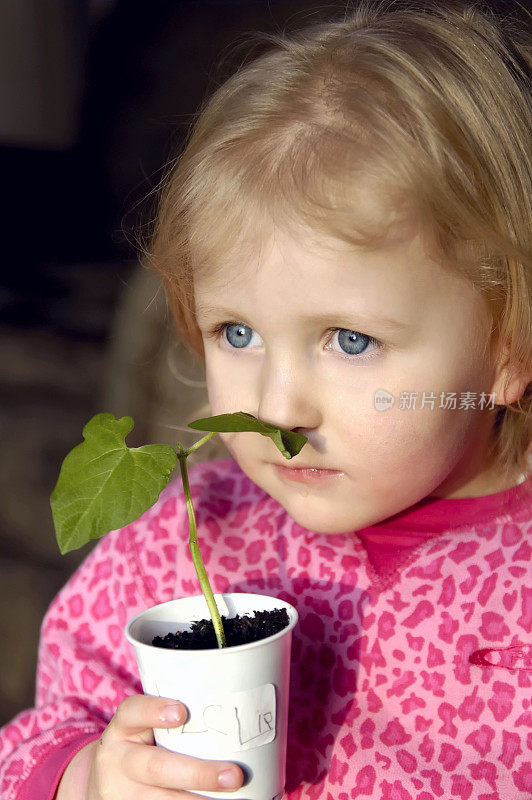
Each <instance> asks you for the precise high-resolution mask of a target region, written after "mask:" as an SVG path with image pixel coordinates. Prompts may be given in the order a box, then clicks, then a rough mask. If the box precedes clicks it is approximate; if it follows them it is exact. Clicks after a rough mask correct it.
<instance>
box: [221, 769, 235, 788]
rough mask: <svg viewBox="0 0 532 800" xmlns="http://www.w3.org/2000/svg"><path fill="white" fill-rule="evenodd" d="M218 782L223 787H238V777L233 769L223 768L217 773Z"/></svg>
mask: <svg viewBox="0 0 532 800" xmlns="http://www.w3.org/2000/svg"><path fill="white" fill-rule="evenodd" d="M218 783H219V784H220V786H222V787H223V788H224V789H236V788H237V787H238V777H237V774H236V772H235V770H234V769H224V771H223V772H220V774H219V775H218Z"/></svg>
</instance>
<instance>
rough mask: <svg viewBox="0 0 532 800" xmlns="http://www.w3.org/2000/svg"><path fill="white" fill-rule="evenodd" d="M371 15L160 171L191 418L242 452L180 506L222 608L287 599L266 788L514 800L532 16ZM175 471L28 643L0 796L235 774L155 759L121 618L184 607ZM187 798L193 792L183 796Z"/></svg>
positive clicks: (235, 94)
mask: <svg viewBox="0 0 532 800" xmlns="http://www.w3.org/2000/svg"><path fill="white" fill-rule="evenodd" d="M524 22H526V23H528V32H527V29H526V25H525V24H523V20H521V21H519V20H518V16H517V11H516V14H515V16H512V15H511V14H507V15H506V16H505V17H504V18H500V17H499V16H497V15H496V14H495V13H494V12H492V11H490V9H489V7H486V8H481V6H480V5H479V4H477V3H475V5H473V4H463V3H461V2H460V3H457V2H453V3H452V5H450V4H448V5H442V4H441V3H440V2H438V3H436V2H432V3H429V2H423V4H421V5H420V6H418V5H416V4H414V3H412V2H408V3H397V2H380V3H372V2H364V3H361V4H359V5H356V6H354V7H353V8H352V9H349V10H347V9H346V11H345V15H343V16H342V18H340V19H332V20H331V21H329V22H326V23H320V24H315V25H311V26H309V27H307V28H305V29H303V30H302V31H301V32H300V33H299V34H297V35H293V36H291V37H285V36H281V35H278V36H271V37H266V38H267V40H268V42H269V45H270V46H269V48H268V49H266V50H265V52H264V53H263V54H262V55H260V56H258V57H256V58H255V60H253V61H251V62H250V63H249V64H248V65H247V66H244V67H241V68H240V69H239V70H238V71H237V72H236V74H235V75H233V76H232V77H231V78H230V79H229V80H228V81H227V82H226V83H225V84H224V85H222V86H221V87H220V88H219V89H218V90H217V91H216V92H215V93H214V95H213V96H212V97H211V98H210V100H209V101H208V102H207V103H206V104H205V106H204V108H203V109H202V111H201V114H200V115H199V117H198V119H197V122H196V125H195V127H194V130H193V132H192V135H191V136H190V138H189V141H188V143H187V145H186V147H185V148H184V150H183V152H182V153H181V156H180V158H179V160H178V161H177V164H176V165H175V166H174V167H172V169H171V170H170V171H169V173H168V177H167V179H166V181H165V185H164V189H163V192H162V196H161V202H160V208H159V213H158V217H157V223H156V228H155V232H154V237H153V240H152V245H151V248H150V259H151V262H150V263H151V266H152V267H153V268H154V269H156V270H157V271H158V273H159V274H160V276H161V279H162V282H163V285H164V287H165V290H166V293H167V297H168V301H169V304H170V307H171V309H172V311H173V314H174V316H175V321H176V323H177V327H178V329H179V331H180V332H181V334H182V336H183V338H184V341H185V342H187V343H188V345H189V346H190V347H191V348H192V349H193V350H194V351H196V352H197V353H199V354H201V355H202V357H204V359H205V365H206V374H207V385H208V394H209V401H210V406H211V413H212V414H220V413H224V412H232V411H238V410H242V411H249V412H251V413H253V414H255V415H256V416H259V417H260V418H262V419H264V420H266V421H268V422H271V423H274V424H275V425H280V426H282V427H285V428H291V429H294V430H298V431H301V432H303V433H304V434H305V435H306V436H308V440H309V441H308V443H307V445H306V446H305V448H304V449H303V450H302V452H301V453H300V454H299V455H298V456H296V457H295V458H294V459H293V460H292V461H290V462H287V463H283V464H281V462H280V459H279V457H278V453H277V451H276V450H275V447H274V445H273V444H272V443H271V442H269V441H268V440H266V439H264V438H263V437H251V436H250V435H249V434H244V435H242V434H225V435H224V440H225V444H226V445H227V448H228V450H229V453H230V454H231V457H230V458H227V459H223V460H217V461H210V462H204V463H200V464H198V465H197V466H195V467H194V468H193V470H192V471H191V488H192V494H193V496H194V500H195V506H196V508H197V511H198V523H199V531H200V536H201V539H202V551H203V553H204V557H205V561H206V565H207V569H208V571H209V575H210V578H211V581H212V582H213V584H214V587H215V590H216V591H218V592H225V591H252V592H263V593H270V594H272V595H276V596H278V597H280V598H283V599H286V600H288V601H289V602H291V603H293V604H295V605H296V606H297V608H298V611H299V613H300V624H299V626H298V628H297V629H296V631H297V632H296V634H295V636H294V648H293V664H292V686H291V713H290V722H289V751H288V758H287V784H286V795H285V796H286V797H288V798H290V800H295V799H296V798H298V800H299V798H324V800H325V798H327V800H330V799H331V800H348V798H361V797H362V798H363V797H371V798H376V800H435V798H446V799H447V798H460V799H461V800H503V799H504V800H506V799H507V798H517V799H518V800H524V799H525V798H530V797H531V796H532V767H531V761H532V759H531V756H530V746H531V740H530V736H531V733H530V726H531V723H532V716H531V715H532V707H531V702H530V698H531V681H532V630H531V628H532V612H531V608H532V606H531V603H532V582H531V579H530V556H531V552H532V551H531V543H530V533H531V531H532V527H531V520H532V479H531V478H530V477H529V472H530V466H529V464H527V459H526V454H527V450H528V449H529V444H530V440H531V402H532V385H531V380H532V336H531V332H532V331H531V328H532V325H531V318H532V233H531V231H532V224H531V223H532V168H531V158H530V130H531V118H532V111H531V84H530V63H531V55H530V50H531V47H530V30H529V22H530V18H529V17H528V18H527V19H525V20H524ZM186 513H187V512H186V508H185V504H184V500H183V492H182V491H181V485H180V481H178V480H176V481H174V482H173V483H171V484H170V485H169V486H168V487H167V488H166V489H165V491H164V492H163V493H162V495H161V497H160V499H159V500H158V502H157V503H156V504H155V505H154V507H153V508H152V509H150V511H148V512H146V514H144V515H143V516H142V517H141V518H140V519H138V520H137V521H136V522H134V523H132V524H131V525H128V526H127V527H126V528H124V529H122V530H117V531H113V532H112V533H111V534H110V535H108V536H107V537H105V538H104V539H103V540H102V541H101V542H100V543H99V544H98V546H97V547H96V548H95V549H94V550H93V551H92V552H91V554H90V555H89V557H88V558H87V559H86V561H85V563H84V564H83V565H82V566H81V568H80V569H79V570H78V571H77V572H76V573H75V574H74V576H73V577H72V578H71V580H70V581H69V582H68V584H67V585H66V586H65V587H64V589H63V590H62V591H61V592H60V593H59V595H58V596H57V597H56V598H55V600H54V601H53V603H52V604H51V606H50V609H49V610H48V612H47V614H46V617H45V619H44V622H43V626H42V634H41V642H40V648H39V665H38V675H37V693H36V707H35V708H34V709H31V710H28V711H25V712H23V713H21V714H20V715H19V716H17V717H16V719H14V720H13V721H12V722H11V723H10V724H9V725H7V726H6V727H5V728H4V729H3V731H2V746H3V751H2V757H3V761H2V771H1V776H0V787H1V789H0V791H1V795H2V798H5V800H23V799H24V800H28V798H39V799H42V800H52V798H54V797H55V798H57V800H70V798H76V800H116V798H126V797H127V798H128V800H130V799H131V800H136V798H141V797H142V798H143V800H163V798H165V799H166V798H168V800H169V799H170V798H185V797H190V792H191V791H195V792H198V793H199V794H202V793H203V792H205V793H206V794H207V796H208V795H209V793H210V792H212V791H221V790H224V789H225V790H230V789H231V788H235V787H238V786H240V785H242V782H243V781H244V775H243V773H242V770H241V769H240V767H238V766H237V765H232V764H229V763H220V762H214V761H206V760H201V759H192V758H188V757H184V756H180V755H179V754H175V753H169V752H166V751H164V750H163V749H162V748H157V747H154V746H153V735H152V728H153V727H161V724H162V722H161V721H162V720H165V727H166V726H169V725H172V724H175V725H178V724H179V723H180V722H182V721H183V719H184V715H185V714H186V709H185V708H184V707H183V705H182V704H181V703H179V702H176V701H174V702H171V701H165V700H162V699H161V698H151V697H145V696H143V695H142V692H141V686H140V682H139V678H138V673H137V668H136V664H135V660H134V654H133V652H132V648H131V647H130V646H129V645H128V644H127V642H126V641H125V637H124V635H123V628H124V625H125V623H126V621H127V620H128V619H129V618H131V617H132V616H133V615H135V614H136V613H138V612H139V611H140V610H142V609H143V608H146V607H147V606H151V605H154V604H155V603H158V602H162V601H165V600H169V599H171V598H172V597H177V596H182V595H186V594H196V593H197V591H198V589H197V582H196V576H195V573H194V570H193V566H192V564H191V560H190V557H189V552H188V528H187V522H186ZM203 796H205V795H203Z"/></svg>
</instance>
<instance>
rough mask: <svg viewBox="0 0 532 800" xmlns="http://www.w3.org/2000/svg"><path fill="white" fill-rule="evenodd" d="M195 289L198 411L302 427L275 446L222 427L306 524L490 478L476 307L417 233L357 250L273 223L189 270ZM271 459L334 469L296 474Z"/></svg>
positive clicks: (348, 519) (378, 516) (343, 519)
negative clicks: (298, 439) (201, 379)
mask: <svg viewBox="0 0 532 800" xmlns="http://www.w3.org/2000/svg"><path fill="white" fill-rule="evenodd" d="M327 245H329V246H328V247H327ZM195 296H196V313H197V320H198V325H199V327H200V329H201V331H202V335H203V341H204V345H205V357H206V371H207V386H208V394H209V400H210V404H211V413H212V414H213V415H214V414H223V413H231V412H235V411H247V412H249V413H251V414H253V415H254V416H256V417H259V418H260V419H262V420H264V421H266V422H269V423H272V424H274V425H278V426H279V427H283V428H288V429H295V430H296V431H298V432H300V433H303V434H305V435H306V436H307V437H308V442H307V444H305V446H304V447H303V449H302V451H301V452H300V453H299V454H298V455H297V456H295V457H294V458H293V459H291V460H290V461H287V460H286V459H284V458H283V456H282V455H281V454H280V453H279V451H278V450H277V448H276V447H275V445H274V444H273V442H271V441H270V440H269V439H267V438H266V437H263V436H260V435H259V434H256V435H252V434H250V433H230V434H222V437H223V440H224V442H225V444H226V446H227V448H228V450H229V452H230V453H231V455H232V456H233V457H234V458H235V459H236V461H237V462H238V464H239V465H240V467H241V468H242V470H243V471H244V472H245V473H246V474H247V475H248V476H249V477H250V478H251V480H252V481H254V482H255V483H256V484H258V485H259V486H260V487H261V488H263V489H264V490H265V491H266V492H267V493H268V494H270V495H271V496H272V497H274V498H275V499H276V500H278V502H279V503H281V505H282V506H283V507H284V508H285V509H286V510H287V511H288V513H289V514H290V515H291V516H292V518H293V519H294V520H295V521H296V522H298V523H299V524H300V525H302V526H303V527H305V528H308V529H310V530H313V531H316V532H320V533H345V532H348V531H351V530H357V529H360V528H362V527H366V526H368V525H371V524H373V523H376V522H378V521H380V520H382V519H385V518H387V517H389V516H391V515H393V514H395V513H398V512H399V511H402V510H404V509H405V508H407V507H409V506H411V505H413V504H414V503H416V502H418V501H419V500H421V499H423V498H425V497H427V496H429V495H432V496H439V497H450V496H452V497H459V496H462V497H467V496H470V495H480V494H485V493H489V491H497V490H498V487H495V488H493V486H494V484H493V477H492V473H490V471H489V465H488V464H487V462H486V459H485V453H486V447H487V443H488V439H489V433H490V429H491V427H492V424H493V417H494V414H495V411H494V410H490V409H491V407H492V406H493V398H490V397H489V396H485V397H484V408H483V409H482V407H481V403H480V397H481V393H482V392H484V393H485V395H489V394H490V393H491V392H493V388H492V387H493V383H494V379H495V374H494V373H495V370H494V369H493V367H492V366H491V365H490V364H489V363H486V359H485V358H484V357H483V356H482V350H483V345H484V343H485V342H486V341H488V339H489V333H490V319H489V315H488V311H487V309H486V307H485V305H484V302H483V301H482V300H481V298H480V297H479V295H478V294H477V293H476V292H475V290H474V289H473V287H472V286H471V285H470V284H469V283H468V282H466V281H465V280H463V279H461V278H460V277H457V276H452V275H450V274H449V273H447V272H445V271H444V270H443V269H442V268H441V267H440V266H439V265H438V264H437V263H435V262H433V261H431V260H429V259H428V258H427V257H426V256H425V254H424V252H423V250H422V247H421V243H420V240H419V238H418V237H415V238H413V239H412V240H411V241H410V243H408V244H404V243H402V244H400V245H397V246H394V247H391V248H389V249H386V250H380V251H378V252H375V253H371V254H368V253H364V252H362V251H355V250H353V248H350V247H348V246H347V245H346V244H343V243H340V242H338V241H336V240H333V239H327V238H326V237H321V236H320V237H318V236H317V235H316V234H314V233H311V232H310V231H309V230H305V232H302V234H301V237H300V238H297V239H296V238H293V237H292V236H290V235H288V234H283V233H280V232H276V233H275V237H274V238H273V239H272V240H271V242H270V243H269V245H268V248H266V249H264V250H263V251H262V252H261V253H260V255H259V256H258V257H257V258H256V259H255V260H254V261H253V262H247V263H238V259H235V260H234V261H233V262H232V263H231V264H229V265H226V267H225V268H224V269H223V270H222V271H221V272H220V273H218V274H217V275H216V277H213V276H210V277H204V278H201V279H199V278H198V279H197V280H196V282H195ZM216 331H217V333H216ZM376 393H377V394H376ZM423 393H425V396H423ZM449 393H453V395H452V396H454V397H455V399H456V408H452V403H450V404H449V402H447V406H448V407H445V401H446V400H447V401H448V399H449V398H448V394H449ZM466 393H468V394H466ZM442 394H443V402H442ZM390 395H391V396H392V397H391V398H390ZM379 397H381V398H384V401H383V402H382V401H381V402H379V400H378V398H379ZM463 398H469V401H468V402H461V400H462V399H463ZM392 399H393V404H391V400H392ZM460 405H462V408H460ZM422 406H423V407H422ZM449 406H450V407H449ZM278 465H282V466H284V467H316V468H321V469H327V470H334V471H335V473H334V474H332V475H329V476H325V477H321V478H319V479H318V480H316V481H314V482H310V483H302V482H299V481H295V480H294V479H293V478H292V477H290V473H288V475H287V474H286V473H287V470H286V469H285V470H279V469H278Z"/></svg>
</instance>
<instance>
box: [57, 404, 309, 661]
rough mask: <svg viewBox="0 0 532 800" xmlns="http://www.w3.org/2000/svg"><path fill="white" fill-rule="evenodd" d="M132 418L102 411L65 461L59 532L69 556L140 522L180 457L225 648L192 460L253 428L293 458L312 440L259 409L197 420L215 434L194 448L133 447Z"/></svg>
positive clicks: (204, 585) (207, 590) (203, 579)
mask: <svg viewBox="0 0 532 800" xmlns="http://www.w3.org/2000/svg"><path fill="white" fill-rule="evenodd" d="M133 427H134V422H133V419H132V418H131V417H120V419H116V418H115V416H114V414H96V416H94V417H92V419H91V420H89V422H87V424H86V425H85V427H84V428H83V438H84V440H85V441H84V442H82V443H81V444H78V445H77V446H76V447H74V449H73V450H71V451H70V453H68V455H67V456H66V457H65V458H64V460H63V463H62V465H61V470H60V472H59V478H58V480H57V483H56V485H55V488H54V490H53V492H52V494H51V497H50V505H51V507H52V516H53V521H54V527H55V534H56V537H57V542H58V544H59V549H60V550H61V553H62V554H63V555H64V554H65V553H68V552H70V551H71V550H77V549H78V548H80V547H83V545H84V544H87V542H89V541H90V540H91V539H99V538H101V537H102V536H105V534H106V533H109V531H112V530H117V529H118V528H123V527H124V526H125V525H129V523H130V522H134V521H135V520H136V519H138V518H139V517H140V516H141V515H142V514H144V512H145V511H147V510H148V509H149V508H151V506H153V504H154V503H155V502H156V501H157V499H158V497H159V495H160V494H161V492H162V490H163V489H164V488H165V486H166V485H167V484H168V481H169V478H170V473H171V472H172V470H173V469H174V467H175V466H176V463H177V461H178V460H179V468H180V470H181V477H182V479H183V491H184V494H185V501H186V505H187V512H188V521H189V547H190V552H191V555H192V561H193V563H194V567H195V569H196V574H197V576H198V580H199V583H200V586H201V591H202V592H203V595H204V597H205V600H206V601H207V606H208V608H209V613H210V615H211V619H212V623H213V625H214V631H215V633H216V640H217V642H218V647H225V646H226V642H225V634H224V629H223V625H222V620H221V618H220V614H219V611H218V608H217V606H216V601H215V599H214V595H213V592H212V589H211V586H210V583H209V579H208V577H207V572H206V570H205V565H204V563H203V559H202V557H201V553H200V549H199V545H198V536H197V529H196V517H195V514H194V507H193V505H192V497H191V494H190V485H189V482H188V472H187V457H188V456H189V455H190V454H191V453H193V452H194V451H195V450H197V449H198V448H200V447H202V445H204V444H206V442H208V441H209V439H212V437H213V436H216V434H217V433H233V432H242V431H249V432H252V433H260V434H262V435H263V436H268V437H269V438H270V439H271V440H272V441H273V443H274V444H275V445H276V447H277V448H278V449H279V451H280V452H281V453H282V455H283V456H284V457H285V458H286V459H290V458H293V456H296V455H297V454H298V453H299V452H300V450H301V448H302V447H303V445H304V444H305V442H306V441H307V437H306V436H303V435H302V434H300V433H294V432H293V431H288V430H285V429H284V428H277V427H275V426H274V425H269V424H268V423H266V422H261V421H260V420H258V419H257V418H256V417H254V416H253V415H252V414H248V413H246V412H245V411H237V412H236V413H235V414H219V415H218V416H214V417H205V418H204V419H197V420H195V421H194V422H191V423H189V426H188V427H189V428H193V429H195V430H199V431H208V433H207V435H206V436H204V437H203V438H202V439H199V440H198V441H197V442H195V443H194V444H193V445H191V447H189V448H187V449H185V448H184V447H183V445H182V444H180V443H179V442H178V443H177V450H174V448H173V447H170V446H169V445H165V444H148V445H144V446H143V447H128V446H127V445H126V442H125V438H126V436H127V435H128V434H129V433H131V431H132V430H133Z"/></svg>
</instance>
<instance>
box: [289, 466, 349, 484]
mask: <svg viewBox="0 0 532 800" xmlns="http://www.w3.org/2000/svg"><path fill="white" fill-rule="evenodd" d="M274 467H275V470H276V472H277V475H278V476H279V477H280V478H281V479H282V480H285V481H296V482H297V483H321V482H323V481H326V480H330V479H333V478H339V477H341V476H342V475H344V473H343V472H342V471H341V470H338V469H322V468H321V467H312V466H309V467H285V466H284V465H281V464H274Z"/></svg>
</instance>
